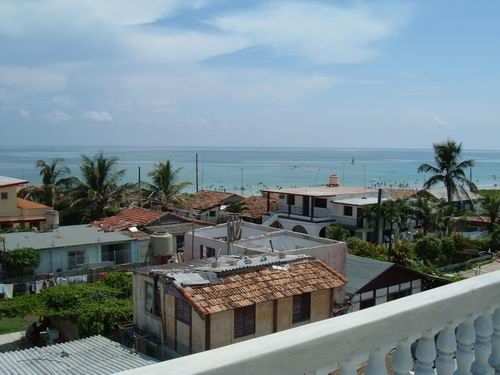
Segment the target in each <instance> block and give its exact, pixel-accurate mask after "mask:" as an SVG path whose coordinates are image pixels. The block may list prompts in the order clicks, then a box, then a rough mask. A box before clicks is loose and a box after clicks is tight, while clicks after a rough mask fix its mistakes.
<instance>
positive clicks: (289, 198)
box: [286, 194, 295, 206]
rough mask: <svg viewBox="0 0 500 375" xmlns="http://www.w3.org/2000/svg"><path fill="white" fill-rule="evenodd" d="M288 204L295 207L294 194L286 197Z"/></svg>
mask: <svg viewBox="0 0 500 375" xmlns="http://www.w3.org/2000/svg"><path fill="white" fill-rule="evenodd" d="M286 203H287V204H288V205H290V206H293V205H295V195H293V194H288V195H287V196H286Z"/></svg>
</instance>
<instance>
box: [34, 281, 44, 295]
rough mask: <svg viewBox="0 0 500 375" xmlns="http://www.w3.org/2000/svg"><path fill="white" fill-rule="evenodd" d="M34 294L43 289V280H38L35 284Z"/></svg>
mask: <svg viewBox="0 0 500 375" xmlns="http://www.w3.org/2000/svg"><path fill="white" fill-rule="evenodd" d="M35 285H36V293H37V294H38V293H40V291H41V290H42V289H43V280H38V281H37V282H36V283H35Z"/></svg>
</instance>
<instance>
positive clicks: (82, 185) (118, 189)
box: [68, 151, 132, 218]
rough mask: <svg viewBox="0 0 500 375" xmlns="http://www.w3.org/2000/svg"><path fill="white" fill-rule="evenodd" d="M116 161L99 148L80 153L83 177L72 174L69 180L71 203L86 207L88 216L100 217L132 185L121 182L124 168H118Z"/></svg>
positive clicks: (72, 205) (116, 159) (119, 200)
mask: <svg viewBox="0 0 500 375" xmlns="http://www.w3.org/2000/svg"><path fill="white" fill-rule="evenodd" d="M117 163H118V158H116V157H105V156H104V154H103V153H102V151H101V152H100V153H98V154H97V155H94V156H93V157H88V156H85V155H82V165H81V166H80V172H81V175H82V180H80V179H78V178H76V177H74V178H72V179H71V180H70V181H69V183H68V184H69V189H70V190H71V198H72V199H73V202H72V203H71V207H81V208H88V209H89V210H90V211H91V218H100V217H104V216H106V211H107V210H108V209H109V208H111V207H113V206H116V205H119V204H120V203H121V201H122V199H123V196H124V194H125V193H126V192H127V191H129V190H130V189H131V188H132V185H130V184H124V185H122V184H120V182H121V179H122V178H123V175H124V174H125V170H124V169H121V170H117V169H116V165H117Z"/></svg>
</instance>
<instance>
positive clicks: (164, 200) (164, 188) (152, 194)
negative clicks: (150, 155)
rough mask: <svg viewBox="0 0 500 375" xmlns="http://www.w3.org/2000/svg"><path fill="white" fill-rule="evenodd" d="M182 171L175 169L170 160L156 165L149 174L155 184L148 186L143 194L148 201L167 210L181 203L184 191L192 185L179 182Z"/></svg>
mask: <svg viewBox="0 0 500 375" xmlns="http://www.w3.org/2000/svg"><path fill="white" fill-rule="evenodd" d="M181 169H182V168H177V169H174V168H173V167H172V164H171V163H170V160H167V161H166V162H160V163H157V164H155V166H154V168H153V170H152V171H151V172H149V176H150V177H151V179H152V181H153V182H152V183H151V184H146V187H145V188H144V191H143V194H145V196H146V198H147V199H150V200H154V201H156V202H159V203H160V204H161V205H162V207H165V208H166V207H168V206H169V204H172V203H179V201H180V200H181V197H182V195H181V192H182V190H183V189H184V188H186V187H187V186H189V185H191V183H190V182H186V181H184V182H179V181H178V179H179V173H180V171H181Z"/></svg>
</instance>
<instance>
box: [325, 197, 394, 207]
mask: <svg viewBox="0 0 500 375" xmlns="http://www.w3.org/2000/svg"><path fill="white" fill-rule="evenodd" d="M386 200H387V198H382V202H385V201H386ZM333 203H340V204H348V205H351V206H370V205H374V204H377V203H378V197H355V198H344V199H335V200H334V201H333Z"/></svg>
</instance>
